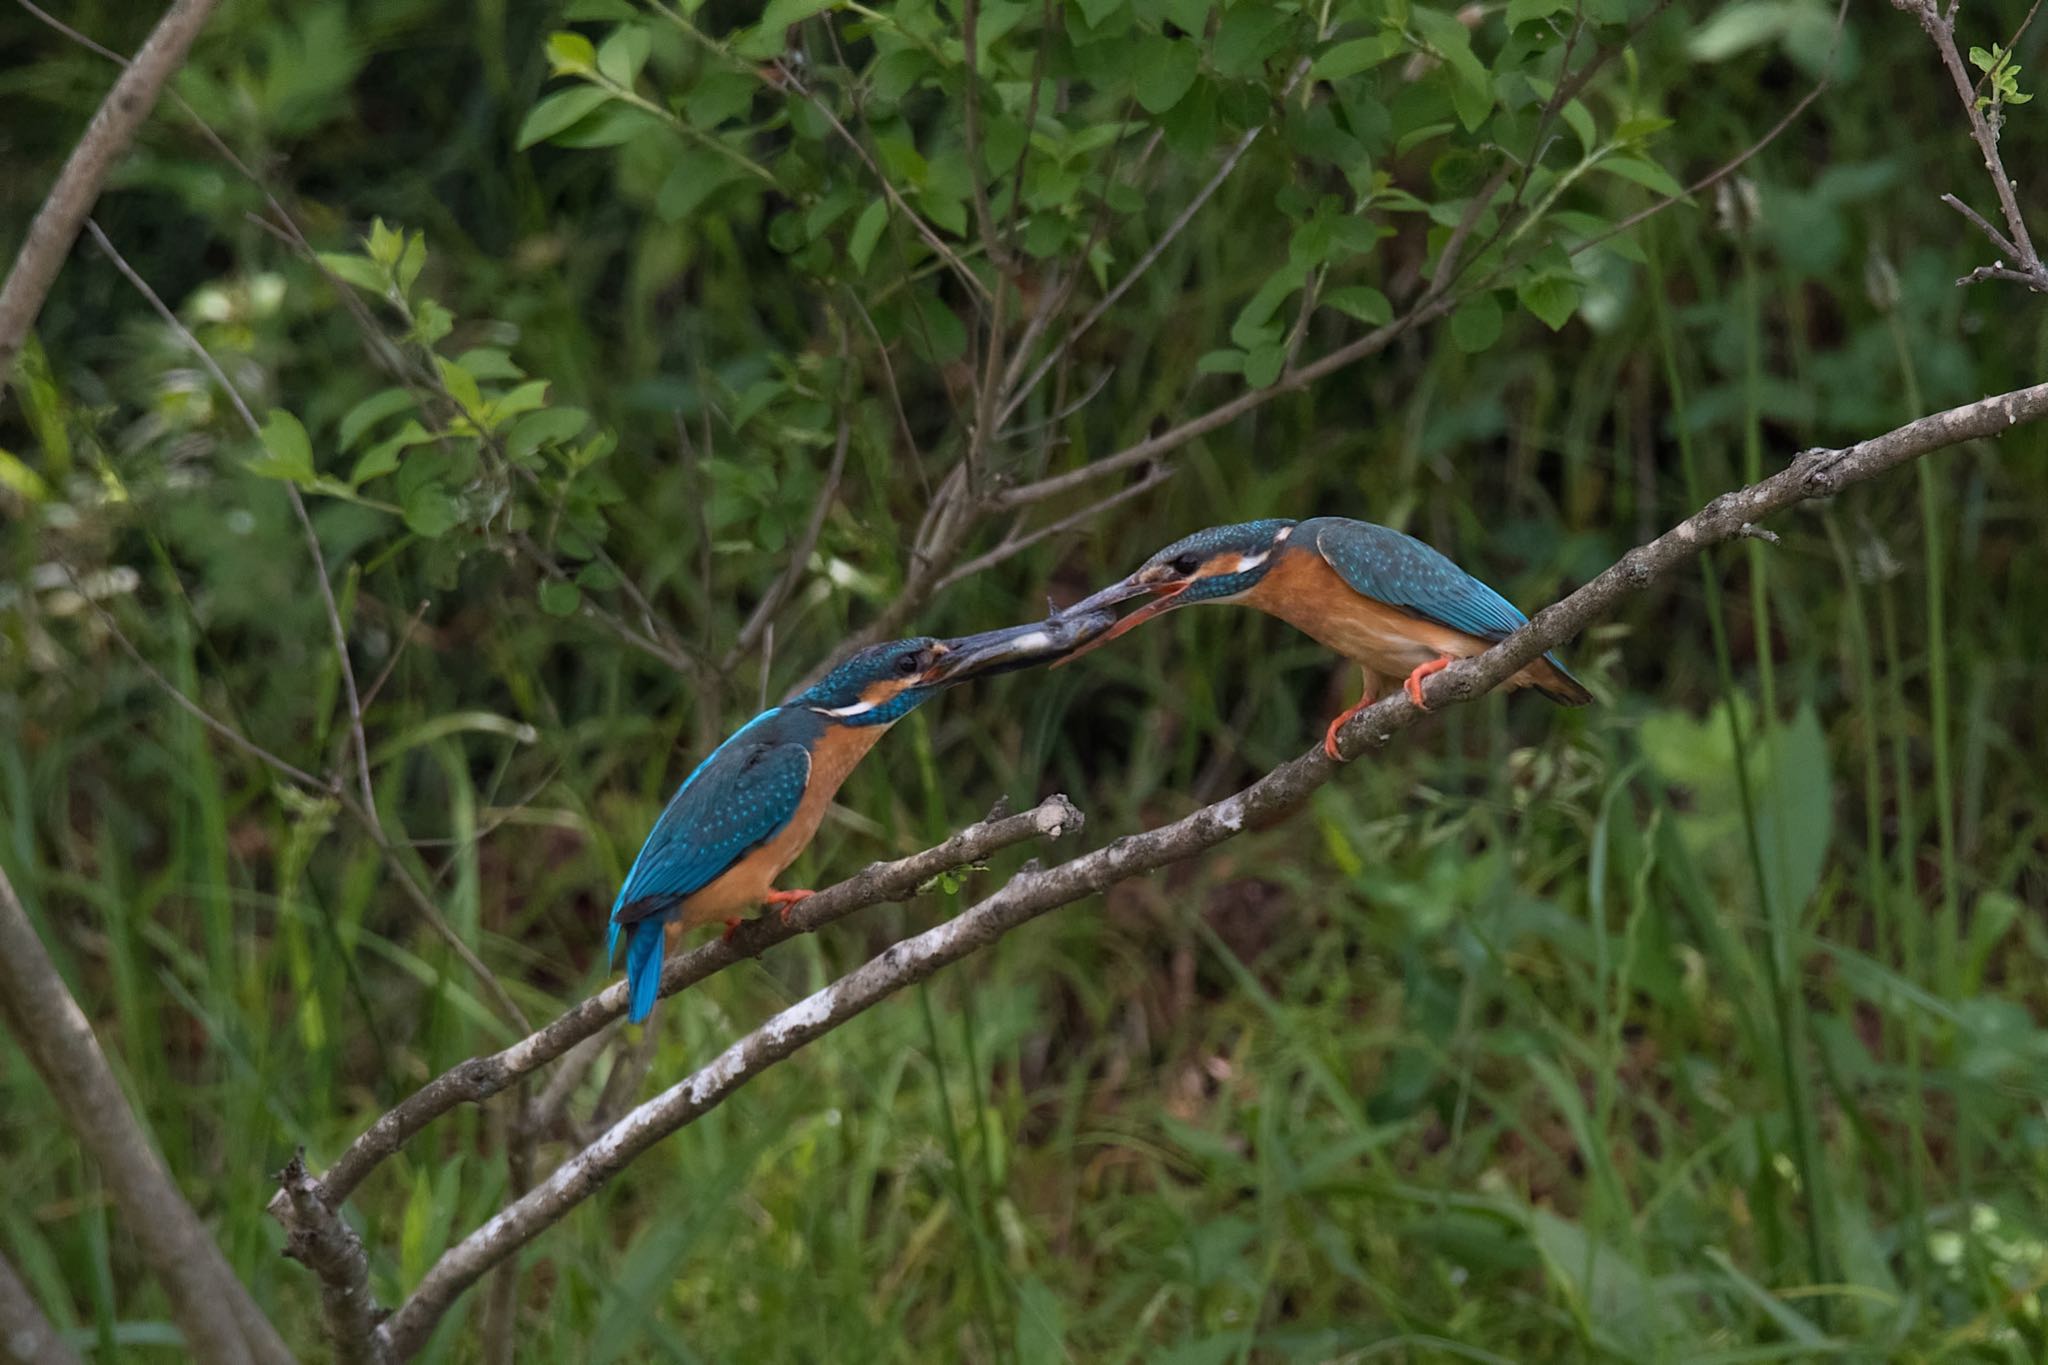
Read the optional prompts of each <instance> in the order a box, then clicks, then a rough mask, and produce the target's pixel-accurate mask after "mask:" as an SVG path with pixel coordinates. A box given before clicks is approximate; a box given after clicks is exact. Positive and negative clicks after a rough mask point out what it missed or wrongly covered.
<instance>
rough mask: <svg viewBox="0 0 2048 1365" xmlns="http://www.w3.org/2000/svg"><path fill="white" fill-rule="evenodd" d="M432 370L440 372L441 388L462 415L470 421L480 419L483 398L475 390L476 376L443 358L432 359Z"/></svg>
mask: <svg viewBox="0 0 2048 1365" xmlns="http://www.w3.org/2000/svg"><path fill="white" fill-rule="evenodd" d="M434 368H435V369H437V370H439V371H440V372H441V386H442V387H443V388H445V389H447V390H448V396H449V397H450V398H452V399H454V400H455V403H456V406H457V407H460V408H461V409H462V415H463V416H465V417H468V418H471V419H475V418H479V417H481V416H482V415H483V411H484V396H483V394H482V393H481V392H480V391H479V390H478V389H477V385H476V376H475V375H473V374H471V373H470V372H469V371H468V370H465V369H463V368H462V366H461V365H459V364H457V363H456V362H455V361H452V360H449V359H448V358H446V357H445V356H438V355H437V356H435V357H434Z"/></svg>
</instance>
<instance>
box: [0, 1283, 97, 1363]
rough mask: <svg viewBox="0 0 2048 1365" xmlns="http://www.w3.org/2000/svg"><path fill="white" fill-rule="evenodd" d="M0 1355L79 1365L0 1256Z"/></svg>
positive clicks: (33, 1297) (31, 1296) (24, 1360)
mask: <svg viewBox="0 0 2048 1365" xmlns="http://www.w3.org/2000/svg"><path fill="white" fill-rule="evenodd" d="M0 1354H4V1355H5V1357H6V1359H8V1360H19V1361H23V1362H27V1361H35V1362H37V1365H82V1362H80V1360H79V1358H78V1353H77V1352H76V1351H74V1350H72V1349H71V1348H70V1347H69V1346H68V1345H66V1344H65V1342H64V1338H62V1337H60V1336H58V1335H57V1329H56V1328H55V1327H52V1326H51V1325H50V1320H49V1318H47V1317H45V1316H44V1315H43V1310H42V1308H41V1307H40V1306H38V1305H37V1303H36V1300H35V1296H34V1295H33V1294H30V1293H29V1292H28V1286H27V1285H25V1284H23V1283H22V1282H21V1277H20V1276H19V1275H16V1274H15V1273H14V1267H13V1266H11V1265H9V1264H8V1263H7V1258H6V1257H4V1256H0Z"/></svg>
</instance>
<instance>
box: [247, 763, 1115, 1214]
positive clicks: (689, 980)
mask: <svg viewBox="0 0 2048 1365" xmlns="http://www.w3.org/2000/svg"><path fill="white" fill-rule="evenodd" d="M1081 824H1082V820H1081V812H1080V811H1078V810H1076V809H1075V808H1074V805H1073V803H1072V802H1070V801H1068V800H1067V798H1066V797H1064V796H1049V797H1047V798H1046V799H1045V800H1044V801H1041V802H1040V803H1039V804H1038V805H1036V806H1033V807H1032V808H1031V809H1030V810H1027V811H1023V812H1021V813H1019V814H1016V815H1004V814H1001V813H1000V812H999V811H998V812H991V813H990V815H989V817H988V818H987V819H986V820H983V821H981V822H980V823H979V824H975V825H970V826H969V827H968V828H966V829H963V830H961V831H960V832H959V833H957V834H955V835H953V836H952V837H951V838H949V839H947V840H946V841H945V842H944V843H941V844H939V845H937V846H936V847H933V848H929V849H926V850H925V851H924V852H922V853H914V854H912V855H911V856H909V857H907V858H899V859H897V860H896V861H894V862H888V863H874V864H872V865H870V866H869V867H868V868H866V869H865V870H864V871H862V872H859V873H857V874H856V875H854V876H852V877H849V878H847V879H846V880H845V881H843V882H840V883H839V884H838V885H836V886H832V887H828V888H826V889H825V890H823V891H820V892H819V893H818V894H817V895H815V896H811V897H808V898H807V899H805V900H804V901H802V902H800V903H799V904H797V905H795V906H793V907H792V908H791V910H790V913H789V918H788V920H787V921H785V920H783V919H782V917H781V916H779V915H763V916H761V917H760V918H758V919H755V920H751V921H749V922H748V923H745V924H742V925H741V926H740V927H739V928H738V929H737V930H736V931H734V933H733V935H732V937H731V938H729V939H726V938H719V939H713V940H712V941H711V942H709V943H706V944H704V945H702V946H701V947H698V948H694V949H692V950H691V951H689V952H687V953H683V954H681V955H680V956H677V957H673V958H671V959H669V962H668V965H667V967H666V968H664V969H663V971H662V974H661V993H662V995H664V996H668V995H674V994H675V993H676V992H678V991H681V990H684V989H685V988H687V987H689V986H692V985H695V984H696V983H697V982H699V981H702V980H703V979H704V978H705V977H708V976H711V975H714V974H715V973H717V972H721V971H723V970H725V969H726V968H727V967H730V966H731V965H732V964H733V963H735V962H740V961H743V960H745V959H747V958H751V957H759V956H760V955H761V954H762V953H764V952H766V951H767V950H768V949H769V948H772V947H774V946H775V945H776V944H778V943H781V942H782V941H783V940H785V939H789V938H794V937H796V936H797V935H798V934H807V933H810V932H811V931H812V930H815V929H820V928H823V927H824V926H825V925H827V924H830V923H832V922H833V921H835V920H839V919H843V918H845V917H846V916H848V915H850V914H852V913H853V912H854V911H856V910H862V909H865V908H866V907H868V906H871V905H879V904H881V903H883V902H884V901H900V900H908V899H910V898H911V897H912V896H914V895H916V894H917V893H918V891H919V890H920V889H921V888H922V887H923V886H924V884H925V883H926V882H928V881H930V880H931V879H932V878H933V877H936V876H938V875H940V874H941V873H944V872H951V871H953V870H955V869H957V868H961V867H966V866H969V865H971V864H974V863H978V862H980V861H982V860H983V859H985V858H987V857H988V856H989V855H990V854H992V853H998V852H1000V851H1002V850H1003V849H1006V848H1009V847H1011V846H1012V845H1015V844H1021V843H1023V842H1025V841H1026V840H1028V839H1057V838H1060V837H1061V836H1062V835H1065V834H1068V833H1070V832H1072V831H1074V830H1077V829H1079V828H1081ZM625 1012H626V986H625V983H624V982H623V981H621V982H614V983H613V984H612V985H610V986H608V987H606V988H605V989H604V990H602V991H599V992H598V993H597V994H596V995H593V996H591V997H590V998H589V999H587V1000H585V1001H584V1002H583V1003H582V1004H580V1005H577V1006H576V1007H575V1008H574V1009H571V1010H570V1011H569V1012H568V1013H566V1014H563V1015H562V1016H560V1017H559V1018H557V1019H555V1020H554V1021H553V1022H551V1023H549V1024H547V1025H546V1026H545V1027H543V1028H541V1029H540V1030H539V1031H538V1032H536V1033H534V1034H532V1035H530V1036H528V1037H526V1038H523V1039H521V1040H520V1041H519V1042H517V1043H514V1044H513V1045H512V1046H511V1047H508V1048H506V1049H504V1050H503V1051H502V1052H495V1053H492V1054H491V1055H489V1056H486V1057H472V1058H470V1059H469V1060H468V1061H466V1062H463V1063H462V1064H461V1065H459V1066H456V1067H454V1068H453V1069H451V1070H448V1071H445V1072H443V1073H442V1074H441V1075H439V1076H437V1077H436V1078H435V1079H433V1080H432V1081H429V1082H428V1083H427V1084H426V1085H424V1086H422V1087H421V1088H420V1089H418V1090H416V1091H414V1092H413V1093H412V1094H411V1095H409V1096H407V1097H406V1098H405V1099H404V1100H402V1101H401V1102H400V1103H399V1104H398V1105H397V1107H395V1108H393V1109H392V1110H390V1111H389V1112H388V1113H386V1114H384V1115H383V1116H382V1117H380V1118H379V1119H378V1120H377V1121H376V1122H375V1123H373V1124H371V1125H370V1127H369V1128H368V1129H366V1130H365V1131H364V1132H363V1134H362V1135H361V1136H360V1137H358V1138H357V1139H356V1140H355V1141H354V1142H352V1143H350V1144H349V1146H348V1149H347V1150H346V1151H344V1152H343V1153H342V1154H341V1156H340V1158H339V1159H337V1160H336V1161H335V1162H334V1164H333V1165H332V1166H330V1167H328V1168H327V1171H326V1173H325V1174H324V1175H323V1176H322V1177H321V1178H320V1186H321V1194H322V1197H323V1198H324V1199H325V1200H326V1202H327V1204H328V1205H329V1206H330V1207H336V1208H338V1207H339V1206H340V1205H341V1204H342V1202H343V1201H345V1200H346V1199H347V1198H348V1197H349V1195H350V1194H352V1193H353V1192H354V1191H355V1188H356V1186H358V1185H360V1184H361V1183H362V1182H363V1179H364V1177H366V1176H367V1175H369V1173H370V1172H371V1171H373V1170H375V1169H376V1168H377V1166H378V1164H379V1163H381V1162H382V1161H383V1160H384V1159H385V1158H386V1157H388V1156H391V1155H392V1154H393V1153H395V1152H397V1151H398V1150H399V1149H400V1148H401V1147H403V1146H404V1145H405V1144H406V1143H407V1142H410V1141H411V1140H412V1139H413V1137H414V1136H416V1135H417V1134H418V1133H419V1132H420V1131H421V1130H422V1129H424V1128H425V1127H426V1126H427V1125H428V1124H429V1123H432V1122H433V1121H434V1120H435V1119H437V1118H439V1117H440V1116H441V1115H443V1114H445V1113H447V1112H448V1111H449V1110H451V1109H453V1108H455V1106H456V1105H458V1104H463V1103H471V1104H474V1103H477V1102H480V1101H482V1100H486V1099H489V1098H490V1097H491V1096H493V1095H496V1094H498V1093H499V1092H501V1091H503V1090H505V1089H506V1088H508V1087H509V1086H511V1085H512V1084H513V1082H515V1081H517V1080H518V1079H519V1078H520V1077H522V1076H525V1075H527V1074H528V1073H530V1072H533V1071H536V1070H538V1069H539V1068H540V1067H542V1066H544V1065H546V1064H547V1063H549V1062H551V1061H553V1060H554V1059H555V1058H557V1057H559V1056H561V1055H562V1054H563V1053H565V1052H567V1051H568V1050H569V1049H570V1048H572V1047H575V1046H576V1045H577V1044H578V1043H580V1042H582V1041H583V1040H584V1039H586V1038H589V1037H591V1036H592V1035H593V1034H595V1033H597V1032H598V1030H600V1029H602V1028H604V1027H605V1026H606V1025H607V1024H610V1023H611V1022H612V1021H613V1020H615V1019H617V1018H618V1017H619V1016H621V1015H623V1014H624V1013H625ZM270 1211H271V1213H272V1214H273V1215H275V1216H277V1217H278V1218H280V1219H283V1218H285V1217H286V1215H287V1214H288V1213H289V1208H288V1207H287V1206H286V1205H285V1204H284V1203H283V1202H282V1201H281V1200H280V1199H273V1200H271V1204H270Z"/></svg>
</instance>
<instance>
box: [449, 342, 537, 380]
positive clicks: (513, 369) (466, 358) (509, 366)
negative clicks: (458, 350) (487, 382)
mask: <svg viewBox="0 0 2048 1365" xmlns="http://www.w3.org/2000/svg"><path fill="white" fill-rule="evenodd" d="M455 363H456V364H458V365H460V366H462V368H463V369H465V370H468V371H469V372H470V373H471V374H473V375H475V376H476V377H477V378H478V379H524V378H526V371H524V370H522V369H520V368H519V367H518V366H517V365H515V364H513V363H512V357H511V355H510V354H509V353H508V352H506V351H505V350H504V349H502V348H501V347H497V346H477V347H473V348H471V349H470V350H467V351H464V352H463V353H462V354H461V355H459V356H457V357H456V358H455Z"/></svg>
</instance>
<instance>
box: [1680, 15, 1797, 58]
mask: <svg viewBox="0 0 2048 1365" xmlns="http://www.w3.org/2000/svg"><path fill="white" fill-rule="evenodd" d="M1790 8H1791V7H1790V6H1789V5H1787V4H1785V3H1784V0H1737V3H1735V4H1732V5H1728V6H1725V7H1723V8H1722V9H1720V10H1718V11H1716V12H1715V13H1714V14H1713V16H1712V17H1711V18H1709V19H1708V20H1707V21H1706V22H1705V23H1703V24H1701V25H1700V26H1699V27H1698V28H1696V29H1694V30H1693V31H1692V32H1691V34H1689V35H1688V36H1687V37H1686V40H1685V51H1686V55H1687V56H1689V57H1691V58H1692V59H1693V60H1694V61H1696V62H1723V61H1726V60H1728V59H1729V58H1730V57H1733V56H1736V55H1738V54H1740V53H1743V52H1747V51H1748V50H1749V49H1751V48H1753V47H1759V46H1761V45H1763V44H1764V43H1770V42H1776V41H1777V39H1778V38H1779V36H1780V35H1782V34H1783V33H1784V32H1785V20H1786V17H1787V14H1788V12H1789V10H1790Z"/></svg>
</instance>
